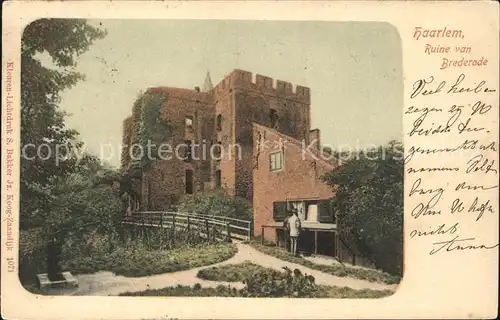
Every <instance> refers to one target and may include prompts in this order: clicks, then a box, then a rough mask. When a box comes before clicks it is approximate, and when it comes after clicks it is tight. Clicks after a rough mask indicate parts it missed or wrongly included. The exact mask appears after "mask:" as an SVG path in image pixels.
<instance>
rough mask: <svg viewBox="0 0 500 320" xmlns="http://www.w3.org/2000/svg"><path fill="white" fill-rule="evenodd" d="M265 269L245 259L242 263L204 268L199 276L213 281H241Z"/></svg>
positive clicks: (199, 272)
mask: <svg viewBox="0 0 500 320" xmlns="http://www.w3.org/2000/svg"><path fill="white" fill-rule="evenodd" d="M263 269H266V268H264V267H262V266H259V265H257V264H254V263H251V262H248V261H245V262H243V263H240V264H226V265H223V266H217V267H211V268H206V269H202V270H200V271H198V274H197V277H198V278H200V279H205V280H212V281H225V282H241V281H244V280H245V279H247V278H248V277H250V276H252V274H253V273H255V272H257V271H261V270H263ZM269 270H272V269H269ZM273 271H274V270H273Z"/></svg>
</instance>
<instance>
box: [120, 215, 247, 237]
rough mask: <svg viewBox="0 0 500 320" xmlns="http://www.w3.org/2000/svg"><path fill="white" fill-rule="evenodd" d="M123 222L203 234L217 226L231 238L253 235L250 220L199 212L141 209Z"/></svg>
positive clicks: (208, 232)
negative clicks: (194, 231)
mask: <svg viewBox="0 0 500 320" xmlns="http://www.w3.org/2000/svg"><path fill="white" fill-rule="evenodd" d="M123 223H124V224H133V225H139V226H144V227H159V228H174V229H176V228H182V229H184V230H188V231H190V230H197V231H198V232H199V233H200V234H203V235H208V234H210V233H211V232H210V231H211V230H212V229H214V228H216V229H218V230H219V232H220V233H222V234H224V235H225V236H226V237H228V238H231V239H239V240H250V238H251V237H252V222H251V221H249V220H242V219H236V218H230V217H224V216H214V215H206V214H199V213H185V212H169V211H141V212H134V213H133V214H132V215H129V216H125V218H124V219H123Z"/></svg>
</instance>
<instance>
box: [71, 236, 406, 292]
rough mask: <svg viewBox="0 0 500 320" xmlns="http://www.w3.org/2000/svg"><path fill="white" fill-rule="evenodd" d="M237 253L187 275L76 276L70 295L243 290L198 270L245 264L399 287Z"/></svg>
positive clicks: (351, 283)
mask: <svg viewBox="0 0 500 320" xmlns="http://www.w3.org/2000/svg"><path fill="white" fill-rule="evenodd" d="M237 246H238V252H237V253H236V255H235V256H234V257H232V258H231V259H229V260H226V261H224V262H220V263H217V264H213V265H210V266H203V267H199V268H194V269H190V270H185V271H178V272H172V273H164V274H159V275H154V276H146V277H139V278H130V277H123V276H117V275H115V274H113V273H112V272H108V271H101V272H97V273H94V274H82V275H77V276H76V278H77V279H78V282H79V286H78V288H77V289H76V290H75V291H74V292H72V293H70V294H71V295H98V296H102V295H113V296H114V295H119V294H120V293H124V292H137V291H144V290H148V289H161V288H165V287H172V286H177V285H187V286H192V285H194V284H195V283H199V284H200V285H201V286H202V287H216V286H218V285H220V284H223V285H230V286H231V287H235V288H237V289H240V288H242V287H243V284H242V283H240V282H237V283H236V282H232V283H231V282H220V281H208V280H203V279H199V278H198V277H196V274H197V273H198V271H199V270H201V269H205V268H208V267H212V266H218V265H225V264H237V263H242V262H244V261H250V262H253V263H255V264H259V265H261V266H263V267H267V268H273V269H276V270H283V269H282V268H283V267H285V266H286V267H288V268H290V269H292V270H293V269H299V270H300V271H302V273H307V274H310V275H312V276H313V277H314V278H315V279H316V283H317V284H323V285H332V286H339V287H350V288H353V289H373V290H385V289H389V290H395V289H396V287H397V285H387V284H382V283H374V282H369V281H365V280H359V279H354V278H350V277H336V276H333V275H330V274H327V273H324V272H321V271H317V270H313V269H310V268H307V267H304V266H302V265H299V264H295V263H291V262H286V261H282V260H279V259H277V258H274V257H272V256H269V255H267V254H264V253H262V252H260V251H257V250H256V249H254V248H252V247H251V246H250V245H248V244H243V243H237Z"/></svg>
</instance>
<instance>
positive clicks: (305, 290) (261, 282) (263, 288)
mask: <svg viewBox="0 0 500 320" xmlns="http://www.w3.org/2000/svg"><path fill="white" fill-rule="evenodd" d="M284 269H285V272H284V273H283V272H276V271H274V270H272V271H270V270H261V271H257V272H255V273H253V274H252V275H251V276H250V277H248V278H247V279H246V280H245V282H244V283H245V285H246V286H245V288H244V289H243V290H242V291H243V295H244V296H248V297H299V298H305V297H315V296H316V294H317V291H318V288H317V286H316V284H315V283H314V277H313V276H310V275H307V274H306V275H303V274H302V272H300V270H299V269H295V270H294V271H293V273H292V270H290V269H288V268H286V267H285V268H284Z"/></svg>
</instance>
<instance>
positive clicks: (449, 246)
mask: <svg viewBox="0 0 500 320" xmlns="http://www.w3.org/2000/svg"><path fill="white" fill-rule="evenodd" d="M475 239H476V238H465V239H459V238H458V236H455V237H454V238H453V239H451V240H447V241H440V242H434V243H433V245H434V246H435V248H434V249H432V250H431V251H430V252H429V255H433V254H436V253H438V252H440V251H443V250H444V252H450V251H464V250H491V249H494V248H496V247H498V243H497V244H495V245H493V246H486V245H484V244H479V245H477V244H476V245H466V246H460V245H458V244H456V243H457V242H460V243H463V242H465V241H471V240H475Z"/></svg>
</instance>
